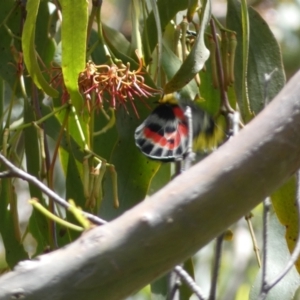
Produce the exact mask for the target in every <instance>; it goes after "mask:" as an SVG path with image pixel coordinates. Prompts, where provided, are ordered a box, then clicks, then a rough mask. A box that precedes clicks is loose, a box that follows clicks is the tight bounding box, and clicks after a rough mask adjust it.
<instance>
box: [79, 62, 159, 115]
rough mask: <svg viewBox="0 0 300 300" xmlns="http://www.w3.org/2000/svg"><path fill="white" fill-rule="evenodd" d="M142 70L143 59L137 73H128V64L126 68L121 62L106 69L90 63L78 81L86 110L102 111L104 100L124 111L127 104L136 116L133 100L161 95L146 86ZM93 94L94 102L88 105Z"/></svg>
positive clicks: (107, 66) (103, 66)
mask: <svg viewBox="0 0 300 300" xmlns="http://www.w3.org/2000/svg"><path fill="white" fill-rule="evenodd" d="M142 67H143V61H142V59H139V68H138V69H137V70H136V71H131V70H130V64H129V63H128V64H127V65H126V66H125V65H124V64H122V63H121V64H120V65H119V66H117V65H115V64H112V65H110V66H109V65H95V64H94V63H93V62H92V61H89V62H88V63H87V64H86V69H85V70H84V71H83V72H81V73H80V74H79V78H78V85H79V89H80V91H81V92H82V93H83V94H84V95H85V99H86V105H87V107H88V109H89V110H91V109H93V108H95V107H96V108H102V107H103V103H104V101H106V102H108V103H109V106H110V107H112V108H113V109H116V108H117V107H118V106H119V105H123V106H124V107H125V108H126V104H127V103H128V101H129V102H130V103H131V105H132V107H133V109H134V112H135V114H136V115H137V116H138V112H137V110H136V107H135V104H134V99H135V98H136V97H138V98H141V99H142V98H143V97H145V98H148V97H151V96H154V95H156V94H158V93H160V92H161V91H159V90H157V89H154V88H152V87H150V86H148V85H146V84H145V82H144V76H143V72H142ZM92 93H94V96H95V97H94V98H93V99H95V100H94V101H93V104H92V105H91V103H92V102H91V99H92ZM126 109H127V108H126Z"/></svg>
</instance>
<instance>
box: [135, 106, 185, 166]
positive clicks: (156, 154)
mask: <svg viewBox="0 0 300 300" xmlns="http://www.w3.org/2000/svg"><path fill="white" fill-rule="evenodd" d="M134 137H135V143H136V145H137V147H138V148H140V150H141V151H142V152H143V154H144V155H146V156H147V157H149V158H151V159H156V160H160V161H164V162H167V161H176V160H180V159H182V158H183V157H184V154H185V152H186V150H187V145H188V124H187V120H186V117H185V115H184V111H183V110H182V108H180V106H179V105H176V104H169V103H164V104H161V105H159V106H158V107H156V108H155V109H154V110H153V112H152V113H151V114H150V115H149V116H148V118H147V119H146V120H145V121H144V122H143V123H142V124H141V125H140V126H139V127H138V128H137V129H136V131H135V136H134Z"/></svg>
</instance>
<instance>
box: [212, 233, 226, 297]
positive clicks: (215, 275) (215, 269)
mask: <svg viewBox="0 0 300 300" xmlns="http://www.w3.org/2000/svg"><path fill="white" fill-rule="evenodd" d="M223 240H224V233H222V234H221V235H220V236H218V237H217V242H216V251H215V262H214V267H213V272H212V278H211V287H210V292H209V298H208V299H209V300H215V299H216V293H217V283H218V278H219V271H220V264H221V254H222V244H223Z"/></svg>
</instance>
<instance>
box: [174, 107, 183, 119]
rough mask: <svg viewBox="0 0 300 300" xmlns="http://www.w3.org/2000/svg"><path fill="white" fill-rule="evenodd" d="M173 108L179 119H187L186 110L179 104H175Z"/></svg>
mask: <svg viewBox="0 0 300 300" xmlns="http://www.w3.org/2000/svg"><path fill="white" fill-rule="evenodd" d="M172 110H173V113H174V115H175V117H176V118H177V119H179V120H180V121H186V118H185V115H184V111H183V110H182V109H181V108H180V107H179V106H174V107H173V108H172Z"/></svg>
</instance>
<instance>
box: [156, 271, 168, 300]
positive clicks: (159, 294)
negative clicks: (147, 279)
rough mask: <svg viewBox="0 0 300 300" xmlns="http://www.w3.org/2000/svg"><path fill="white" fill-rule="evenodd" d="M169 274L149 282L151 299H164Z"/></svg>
mask: <svg viewBox="0 0 300 300" xmlns="http://www.w3.org/2000/svg"><path fill="white" fill-rule="evenodd" d="M169 276H170V275H169V274H167V275H164V276H162V277H161V278H158V279H157V280H155V281H154V282H152V283H151V300H166V299H167V295H168V286H169Z"/></svg>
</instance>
